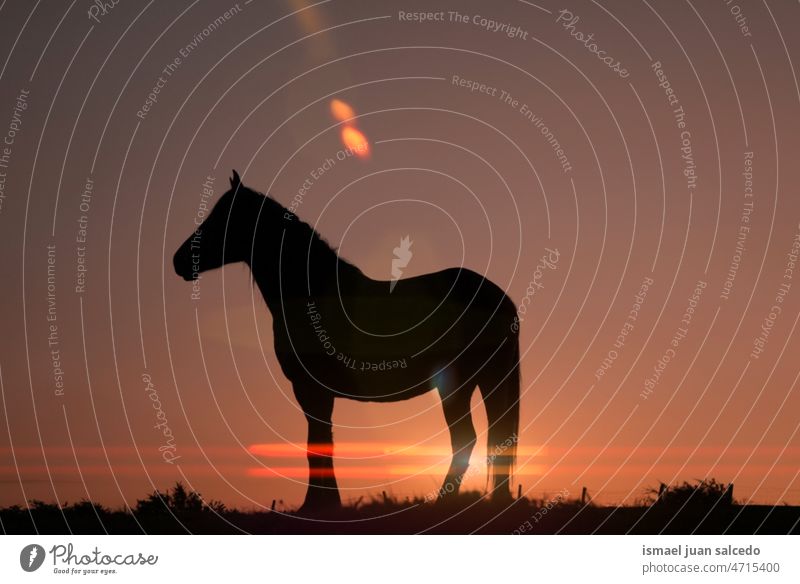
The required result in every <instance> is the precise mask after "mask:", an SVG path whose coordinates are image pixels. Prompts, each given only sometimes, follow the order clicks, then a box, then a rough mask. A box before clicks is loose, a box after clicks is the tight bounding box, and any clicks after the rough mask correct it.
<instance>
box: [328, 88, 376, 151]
mask: <svg viewBox="0 0 800 584" xmlns="http://www.w3.org/2000/svg"><path fill="white" fill-rule="evenodd" d="M331 115H332V116H333V119H335V120H336V121H337V122H342V123H343V124H344V125H343V126H342V131H341V137H342V144H344V147H345V148H346V149H347V151H348V152H349V153H351V154H355V155H356V156H358V157H359V158H369V155H370V146H369V140H367V137H366V136H365V135H364V133H363V132H362V131H361V130H359V129H358V128H356V120H355V117H356V112H355V110H354V109H353V108H352V107H351V106H350V104H348V103H346V102H344V101H342V100H341V99H332V100H331Z"/></svg>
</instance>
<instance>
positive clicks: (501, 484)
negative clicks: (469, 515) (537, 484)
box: [478, 338, 520, 501]
mask: <svg viewBox="0 0 800 584" xmlns="http://www.w3.org/2000/svg"><path fill="white" fill-rule="evenodd" d="M504 349H505V350H504V351H500V352H498V354H497V355H496V356H495V357H496V358H495V359H493V360H492V361H491V362H490V363H488V364H487V365H486V366H485V367H484V368H483V370H482V371H481V373H480V375H479V379H478V386H479V388H480V391H481V396H482V397H483V403H484V406H485V407H486V418H487V421H488V425H489V428H488V432H487V434H488V443H487V445H486V457H487V463H488V468H489V469H490V470H491V473H492V499H494V500H499V501H505V500H510V499H511V498H512V495H511V474H512V470H513V467H514V462H515V460H516V454H517V442H518V440H519V437H518V436H517V433H518V432H519V397H520V373H519V346H518V344H517V340H516V338H515V339H513V341H512V343H510V344H507V345H506V347H504Z"/></svg>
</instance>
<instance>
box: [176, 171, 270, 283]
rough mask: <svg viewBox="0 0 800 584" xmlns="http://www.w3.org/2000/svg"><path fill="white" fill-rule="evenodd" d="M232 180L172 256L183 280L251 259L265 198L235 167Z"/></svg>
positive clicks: (177, 271)
mask: <svg viewBox="0 0 800 584" xmlns="http://www.w3.org/2000/svg"><path fill="white" fill-rule="evenodd" d="M230 183H231V188H230V190H228V191H227V192H226V193H225V194H224V195H222V196H221V197H220V198H219V201H217V203H216V204H215V205H214V208H213V209H212V210H211V212H210V213H209V214H208V216H207V217H206V218H205V220H204V221H203V222H202V223H199V224H198V225H197V228H196V229H195V230H194V232H192V234H191V235H190V236H189V237H188V238H187V239H186V241H184V242H183V244H182V245H181V246H180V247H179V248H178V251H176V252H175V256H174V257H173V258H172V263H173V266H174V267H175V273H176V274H178V275H179V276H180V277H182V278H183V279H184V280H196V279H198V278H199V277H200V273H201V272H205V271H206V270H213V269H216V268H221V267H222V266H223V265H225V264H230V263H235V262H248V261H249V260H250V257H251V250H252V247H253V238H254V236H255V230H256V223H257V221H258V217H259V215H260V213H261V209H262V206H263V204H264V200H265V197H264V196H263V195H261V194H260V193H257V192H255V191H253V190H251V189H248V188H247V187H245V186H244V185H243V184H242V181H241V179H240V178H239V173H237V172H236V171H235V170H234V171H233V176H232V177H231V179H230ZM195 223H198V222H197V221H195Z"/></svg>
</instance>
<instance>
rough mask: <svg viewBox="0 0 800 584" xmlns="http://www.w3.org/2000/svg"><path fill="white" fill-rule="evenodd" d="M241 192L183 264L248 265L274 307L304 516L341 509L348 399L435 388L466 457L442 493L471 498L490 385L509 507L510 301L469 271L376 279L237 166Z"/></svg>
mask: <svg viewBox="0 0 800 584" xmlns="http://www.w3.org/2000/svg"><path fill="white" fill-rule="evenodd" d="M230 184H231V188H230V190H229V191H227V192H226V193H225V194H224V195H223V196H222V197H220V199H219V201H218V202H217V203H216V205H215V206H214V208H213V209H212V211H211V213H209V215H208V216H207V218H206V219H205V221H204V222H203V223H202V224H201V225H200V226H199V228H198V229H197V230H196V231H195V232H194V233H193V234H192V235H191V236H190V237H189V238H188V239H187V240H186V241H185V242H184V243H183V245H181V246H180V248H178V251H177V252H176V253H175V257H174V259H173V263H174V267H175V272H176V273H177V274H178V275H179V276H181V277H183V278H184V279H185V280H187V281H190V280H193V279H196V278H198V277H199V274H200V273H201V272H204V271H206V270H211V269H215V268H219V267H221V266H222V265H224V264H229V263H233V262H245V263H246V264H248V265H249V267H250V270H251V273H252V276H253V280H254V281H255V284H256V285H257V286H258V287H259V289H260V291H261V293H262V295H263V297H264V300H265V302H266V304H267V307H268V308H269V310H270V311H271V313H272V318H273V336H274V342H275V354H276V356H277V359H278V362H279V363H280V366H281V369H282V371H283V373H284V375H285V376H286V377H287V378H288V379H289V381H291V383H292V388H293V391H294V395H295V397H296V399H297V401H298V403H299V405H300V407H301V408H302V410H303V412H304V414H305V417H306V420H307V422H308V447H307V457H308V463H309V485H308V490H307V492H306V497H305V502H304V503H303V506H302V507H301V510H312V511H313V510H317V509H320V508H330V507H338V506H340V505H341V499H340V496H339V490H338V486H337V483H336V478H335V475H334V470H333V428H332V421H331V417H332V414H333V405H334V400H335V399H336V398H347V399H353V400H357V401H362V402H394V401H400V400H406V399H409V398H412V397H415V396H418V395H421V394H423V393H425V392H427V391H431V390H434V389H436V390H437V391H438V392H439V395H440V398H441V402H442V407H443V409H444V416H445V420H446V422H447V426H448V428H449V430H450V442H451V446H452V450H453V455H452V460H451V463H450V467H449V470H448V472H447V476H446V477H445V479H444V484H443V485H442V488H441V490H440V491H439V497H440V498H444V499H447V498H449V497H452V496H453V495H455V494H456V493H458V488H459V485H460V483H461V480H462V478H463V475H464V473H465V472H466V470H467V468H468V466H469V459H470V455H471V453H472V449H473V447H474V445H475V441H476V433H475V429H474V426H473V424H472V417H471V410H470V398H471V396H472V394H473V393H474V391H475V388H476V387H478V388H479V389H480V392H481V396H482V398H483V403H484V406H485V408H486V413H487V418H488V423H489V428H488V432H487V434H488V447H487V455H488V457H487V458H488V461H487V462H488V464H489V468H490V471H491V474H492V478H493V483H492V488H491V494H492V499H495V500H496V499H501V500H508V499H510V498H511V491H510V478H511V472H512V468H513V464H514V461H515V456H516V445H517V431H518V426H519V385H520V374H519V338H518V330H519V328H518V326H517V325H516V321H515V317H516V314H517V313H516V307H515V306H514V304H513V302H512V301H511V299H510V298H509V297H508V296H507V295H506V294H505V293H504V292H503V290H502V289H500V288H499V287H498V286H497V285H495V284H493V283H492V282H491V281H489V280H488V279H487V278H485V277H483V276H481V275H480V274H477V273H476V272H473V271H471V270H468V269H466V268H451V269H446V270H442V271H440V272H435V273H431V274H425V275H422V276H417V277H411V278H405V279H400V280H397V281H396V282H390V281H378V280H373V279H371V278H369V277H367V276H366V275H364V273H363V272H361V270H359V269H358V268H357V267H356V266H354V265H353V264H351V263H349V262H347V261H346V260H344V259H342V258H341V257H339V255H338V254H337V252H336V251H335V250H334V249H332V248H331V247H330V246H329V245H328V244H327V243H326V242H325V241H324V240H323V239H322V237H321V236H320V235H319V234H318V233H317V232H316V231H314V229H312V228H311V227H310V226H309V225H308V224H306V223H304V222H302V221H300V220H299V219H298V218H297V216H296V215H295V214H294V213H293V212H291V211H289V210H288V209H286V208H285V207H283V206H282V205H280V204H279V203H278V202H277V201H275V200H274V199H272V198H271V197H268V196H266V195H264V194H262V193H258V192H256V191H254V190H251V189H249V188H247V187H245V186H244V185H243V184H242V182H241V180H240V178H239V175H238V174H237V173H236V171H233V177H232V178H231V180H230ZM487 480H488V478H487Z"/></svg>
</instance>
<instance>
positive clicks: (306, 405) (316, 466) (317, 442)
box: [295, 388, 342, 512]
mask: <svg viewBox="0 0 800 584" xmlns="http://www.w3.org/2000/svg"><path fill="white" fill-rule="evenodd" d="M298 393H299V394H300V395H298ZM295 395H297V397H298V401H300V406H301V407H302V408H303V412H304V413H305V416H306V421H307V422H308V445H307V448H306V455H307V457H308V472H309V478H308V490H307V491H306V498H305V501H304V502H303V505H302V507H300V510H301V511H305V512H308V511H320V510H328V509H337V508H339V507H341V505H342V501H341V498H340V497H339V487H338V485H337V484H336V476H335V475H334V472H333V424H332V421H331V418H332V416H333V396H332V395H330V394H328V393H327V392H325V391H324V390H322V389H318V390H317V391H313V392H309V391H307V390H304V389H300V391H299V392H298V388H295Z"/></svg>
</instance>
